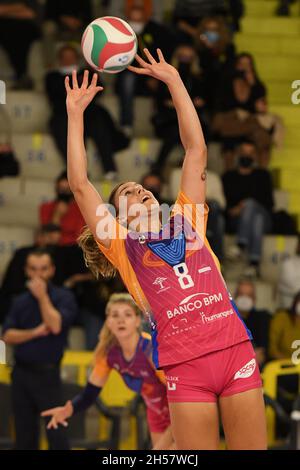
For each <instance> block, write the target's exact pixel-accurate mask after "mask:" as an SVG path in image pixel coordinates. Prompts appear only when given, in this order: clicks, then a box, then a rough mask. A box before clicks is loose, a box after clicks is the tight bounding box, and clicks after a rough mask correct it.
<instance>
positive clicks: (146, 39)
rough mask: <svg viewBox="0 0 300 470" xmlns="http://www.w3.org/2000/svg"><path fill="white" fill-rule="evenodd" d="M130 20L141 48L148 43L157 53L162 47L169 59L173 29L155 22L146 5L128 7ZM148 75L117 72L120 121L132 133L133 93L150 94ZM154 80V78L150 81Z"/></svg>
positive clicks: (147, 45) (172, 41)
mask: <svg viewBox="0 0 300 470" xmlns="http://www.w3.org/2000/svg"><path fill="white" fill-rule="evenodd" d="M127 21H128V23H129V24H130V25H131V27H132V28H133V30H134V32H135V33H136V35H137V39H138V45H139V49H140V51H141V52H142V51H143V49H144V48H145V47H147V48H148V49H149V51H150V52H151V53H152V54H153V55H154V56H156V49H157V48H158V47H159V48H160V49H161V50H162V51H163V53H164V55H165V58H166V60H168V59H169V58H170V56H171V53H172V51H173V49H174V38H173V36H172V34H171V32H170V31H169V30H168V29H167V28H166V27H165V26H163V25H162V24H159V23H156V22H155V21H153V20H152V19H150V18H149V17H148V16H147V13H146V12H145V10H144V8H143V7H141V6H135V5H134V4H133V5H132V6H131V7H130V8H129V9H128V17H127ZM148 83H149V79H148V78H147V77H142V76H139V75H136V74H134V73H132V72H130V71H129V70H124V71H123V72H122V73H119V74H118V75H117V82H116V92H117V94H118V96H119V102H120V123H121V126H122V127H123V128H124V130H125V131H126V132H127V133H128V134H129V135H131V133H132V127H133V123H134V97H135V96H136V95H146V96H148V95H149V94H150V91H151V90H150V86H148ZM150 83H151V81H150Z"/></svg>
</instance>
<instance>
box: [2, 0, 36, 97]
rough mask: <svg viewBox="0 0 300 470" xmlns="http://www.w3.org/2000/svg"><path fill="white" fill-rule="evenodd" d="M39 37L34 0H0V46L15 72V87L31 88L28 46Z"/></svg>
mask: <svg viewBox="0 0 300 470" xmlns="http://www.w3.org/2000/svg"><path fill="white" fill-rule="evenodd" d="M39 38H40V30H39V27H38V2H37V1H36V0H0V46H2V47H3V48H4V49H5V51H6V52H7V54H8V56H9V59H10V62H11V64H12V66H13V68H14V70H15V73H16V84H15V87H16V88H31V87H32V81H31V79H30V78H29V77H28V73H27V61H28V54H29V51H30V47H31V45H32V43H33V42H34V41H36V40H37V39H39Z"/></svg>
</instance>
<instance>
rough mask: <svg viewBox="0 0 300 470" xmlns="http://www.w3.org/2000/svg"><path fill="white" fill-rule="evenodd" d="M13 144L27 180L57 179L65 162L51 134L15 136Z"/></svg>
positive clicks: (22, 172)
mask: <svg viewBox="0 0 300 470" xmlns="http://www.w3.org/2000/svg"><path fill="white" fill-rule="evenodd" d="M12 144H13V147H14V150H15V153H16V156H17V158H18V160H19V161H20V164H21V174H22V176H24V177H26V178H30V179H33V178H37V179H44V180H51V181H53V179H55V178H56V177H57V175H58V174H59V173H60V172H61V171H62V170H63V169H64V166H65V165H64V162H63V160H62V158H61V156H60V154H59V152H58V150H57V149H56V147H55V144H54V141H53V139H52V137H51V136H50V135H49V134H39V133H35V134H14V135H13V137H12Z"/></svg>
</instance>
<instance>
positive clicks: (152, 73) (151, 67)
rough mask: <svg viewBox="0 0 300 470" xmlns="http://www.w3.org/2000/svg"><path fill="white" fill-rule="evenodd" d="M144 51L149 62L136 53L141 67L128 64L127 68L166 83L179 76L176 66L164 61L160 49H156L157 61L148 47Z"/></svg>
mask: <svg viewBox="0 0 300 470" xmlns="http://www.w3.org/2000/svg"><path fill="white" fill-rule="evenodd" d="M144 53H145V55H146V57H147V59H148V60H149V62H146V61H145V60H144V59H142V58H141V57H140V56H139V55H138V54H137V55H136V56H135V58H136V61H137V62H138V63H139V64H140V66H141V67H133V66H132V65H129V66H128V70H130V71H131V72H135V73H137V74H138V75H148V76H149V77H153V78H156V79H157V80H161V81H162V82H164V83H166V84H168V83H171V82H172V81H173V80H174V79H175V78H177V77H179V73H178V71H177V70H176V68H175V67H173V66H172V65H170V64H168V63H167V62H166V61H165V58H164V56H163V53H162V52H161V50H160V49H157V55H158V59H159V60H158V62H157V61H156V60H155V59H154V57H153V56H152V55H151V54H150V52H149V50H148V49H144Z"/></svg>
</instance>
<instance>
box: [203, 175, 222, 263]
mask: <svg viewBox="0 0 300 470" xmlns="http://www.w3.org/2000/svg"><path fill="white" fill-rule="evenodd" d="M206 201H207V204H208V207H209V217H208V220H207V231H206V235H207V238H208V241H209V243H210V245H211V247H212V250H213V252H214V253H215V254H216V256H217V257H218V259H219V260H220V261H221V262H222V261H223V257H224V249H223V248H224V247H223V239H224V235H225V217H224V210H225V205H226V201H225V196H224V191H223V185H222V180H221V178H220V176H219V175H218V174H217V173H214V172H213V171H209V170H208V171H207V185H206Z"/></svg>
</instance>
